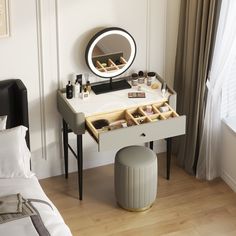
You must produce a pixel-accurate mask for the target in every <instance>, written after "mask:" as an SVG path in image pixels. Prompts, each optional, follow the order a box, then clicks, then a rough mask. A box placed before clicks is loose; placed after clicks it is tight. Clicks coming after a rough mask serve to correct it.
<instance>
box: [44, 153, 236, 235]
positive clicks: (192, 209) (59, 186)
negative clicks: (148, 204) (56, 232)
mask: <svg viewBox="0 0 236 236" xmlns="http://www.w3.org/2000/svg"><path fill="white" fill-rule="evenodd" d="M40 183H41V185H42V187H43V189H44V191H45V192H46V194H47V195H48V197H49V198H50V199H51V200H52V201H53V203H54V204H55V205H56V207H57V208H58V209H59V211H60V213H61V214H62V216H63V218H64V220H65V222H66V224H67V225H68V226H69V227H70V229H71V231H72V233H73V235H74V236H75V235H80V236H100V235H102V236H106V235H116V236H118V235H122V236H128V235H135V236H144V235H145V236H152V235H155V236H158V235H168V236H174V235H175V236H176V235H180V236H185V235H187V236H195V235H201V236H202V235H204V236H205V235H206V236H211V235H214V236H219V235H221V236H236V193H234V192H233V191H232V190H231V189H230V188H229V187H228V186H227V185H226V184H225V183H224V182H223V181H222V180H221V179H217V180H214V181H212V182H206V181H199V180H197V179H196V178H194V177H193V176H189V175H188V174H186V173H185V172H184V171H183V170H182V169H180V168H179V167H177V165H176V164H174V163H173V164H172V170H171V180H169V181H168V180H166V179H165V158H164V156H163V155H160V157H159V181H158V194H157V199H156V202H155V204H154V205H153V207H152V208H151V209H150V210H148V211H146V212H141V213H134V212H128V211H125V210H123V209H121V208H119V207H118V206H117V205H116V201H115V197H114V189H113V165H107V166H102V167H97V168H94V169H89V170H85V171H84V200H83V201H79V200H78V191H77V174H76V173H72V174H70V175H69V179H68V180H65V179H64V176H57V177H52V178H48V179H44V180H41V181H40Z"/></svg>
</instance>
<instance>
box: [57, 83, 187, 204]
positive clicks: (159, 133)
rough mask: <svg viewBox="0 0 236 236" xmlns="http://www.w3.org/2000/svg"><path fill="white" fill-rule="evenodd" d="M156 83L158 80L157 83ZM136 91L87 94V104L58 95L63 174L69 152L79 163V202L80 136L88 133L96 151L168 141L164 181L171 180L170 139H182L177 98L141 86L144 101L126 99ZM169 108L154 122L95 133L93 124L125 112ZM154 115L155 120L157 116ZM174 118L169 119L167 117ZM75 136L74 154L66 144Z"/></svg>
mask: <svg viewBox="0 0 236 236" xmlns="http://www.w3.org/2000/svg"><path fill="white" fill-rule="evenodd" d="M156 81H158V80H156ZM136 89H137V87H132V88H130V89H124V90H120V91H115V92H110V93H104V94H99V95H95V94H94V93H93V92H91V93H90V97H89V98H88V99H86V100H83V99H81V98H72V99H67V98H66V94H65V92H63V91H58V94H57V101H58V110H59V112H60V114H61V116H62V119H63V141H64V142H63V144H64V159H65V174H66V178H67V177H68V148H69V149H70V150H71V151H72V153H73V154H74V155H75V156H76V158H77V160H78V177H79V194H80V199H81V200H82V189H83V188H82V172H83V145H82V136H83V134H84V133H85V132H86V131H88V132H89V133H90V134H91V135H92V136H93V137H94V138H95V140H96V141H97V143H98V150H99V151H104V150H108V149H113V148H122V147H125V146H129V145H134V144H142V143H145V142H151V146H152V141H154V140H159V139H167V179H169V177H170V161H171V137H174V136H178V135H183V134H184V133H185V122H186V121H185V120H186V117H185V116H179V115H178V114H176V113H175V111H174V110H175V106H176V94H175V92H174V91H173V90H171V89H170V88H169V89H168V91H169V92H168V93H167V94H166V96H165V97H163V96H162V94H161V90H160V85H159V88H158V89H151V88H150V87H148V86H147V85H145V84H143V85H142V91H144V92H145V93H146V98H128V92H132V91H137V90H136ZM165 102H167V104H168V105H169V106H170V111H169V113H168V112H167V113H166V115H165V114H161V112H159V113H160V114H159V113H158V114H159V115H161V116H160V117H159V118H158V119H157V120H155V121H154V120H153V121H152V120H148V121H147V122H145V123H143V124H136V125H134V126H131V127H127V128H121V129H115V130H111V131H107V132H99V131H98V132H97V134H94V130H95V132H96V129H95V128H94V127H93V125H92V121H94V120H97V119H102V118H108V119H112V120H114V119H115V118H114V119H113V117H120V114H121V116H122V114H123V113H124V112H126V111H130V112H131V113H132V112H133V111H135V110H136V109H138V107H141V108H142V107H145V106H146V105H153V106H156V107H157V112H158V106H160V105H161V104H164V103H165ZM172 108H173V110H172ZM158 114H157V113H156V115H155V117H157V116H158ZM171 114H172V115H173V116H170V115H171ZM71 131H72V132H73V133H74V134H76V135H77V153H76V152H75V151H74V150H73V149H72V148H71V147H70V145H69V143H68V133H69V132H71Z"/></svg>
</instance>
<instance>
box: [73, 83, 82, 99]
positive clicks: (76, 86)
mask: <svg viewBox="0 0 236 236" xmlns="http://www.w3.org/2000/svg"><path fill="white" fill-rule="evenodd" d="M73 90H74V97H75V98H79V97H80V84H79V83H78V82H75V84H74V86H73Z"/></svg>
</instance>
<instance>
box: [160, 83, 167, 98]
mask: <svg viewBox="0 0 236 236" xmlns="http://www.w3.org/2000/svg"><path fill="white" fill-rule="evenodd" d="M166 91H167V85H166V82H163V83H162V85H161V93H162V96H163V97H164V96H165V93H166Z"/></svg>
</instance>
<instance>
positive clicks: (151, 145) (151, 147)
mask: <svg viewBox="0 0 236 236" xmlns="http://www.w3.org/2000/svg"><path fill="white" fill-rule="evenodd" d="M149 146H150V149H152V150H153V141H151V142H150V143H149Z"/></svg>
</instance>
